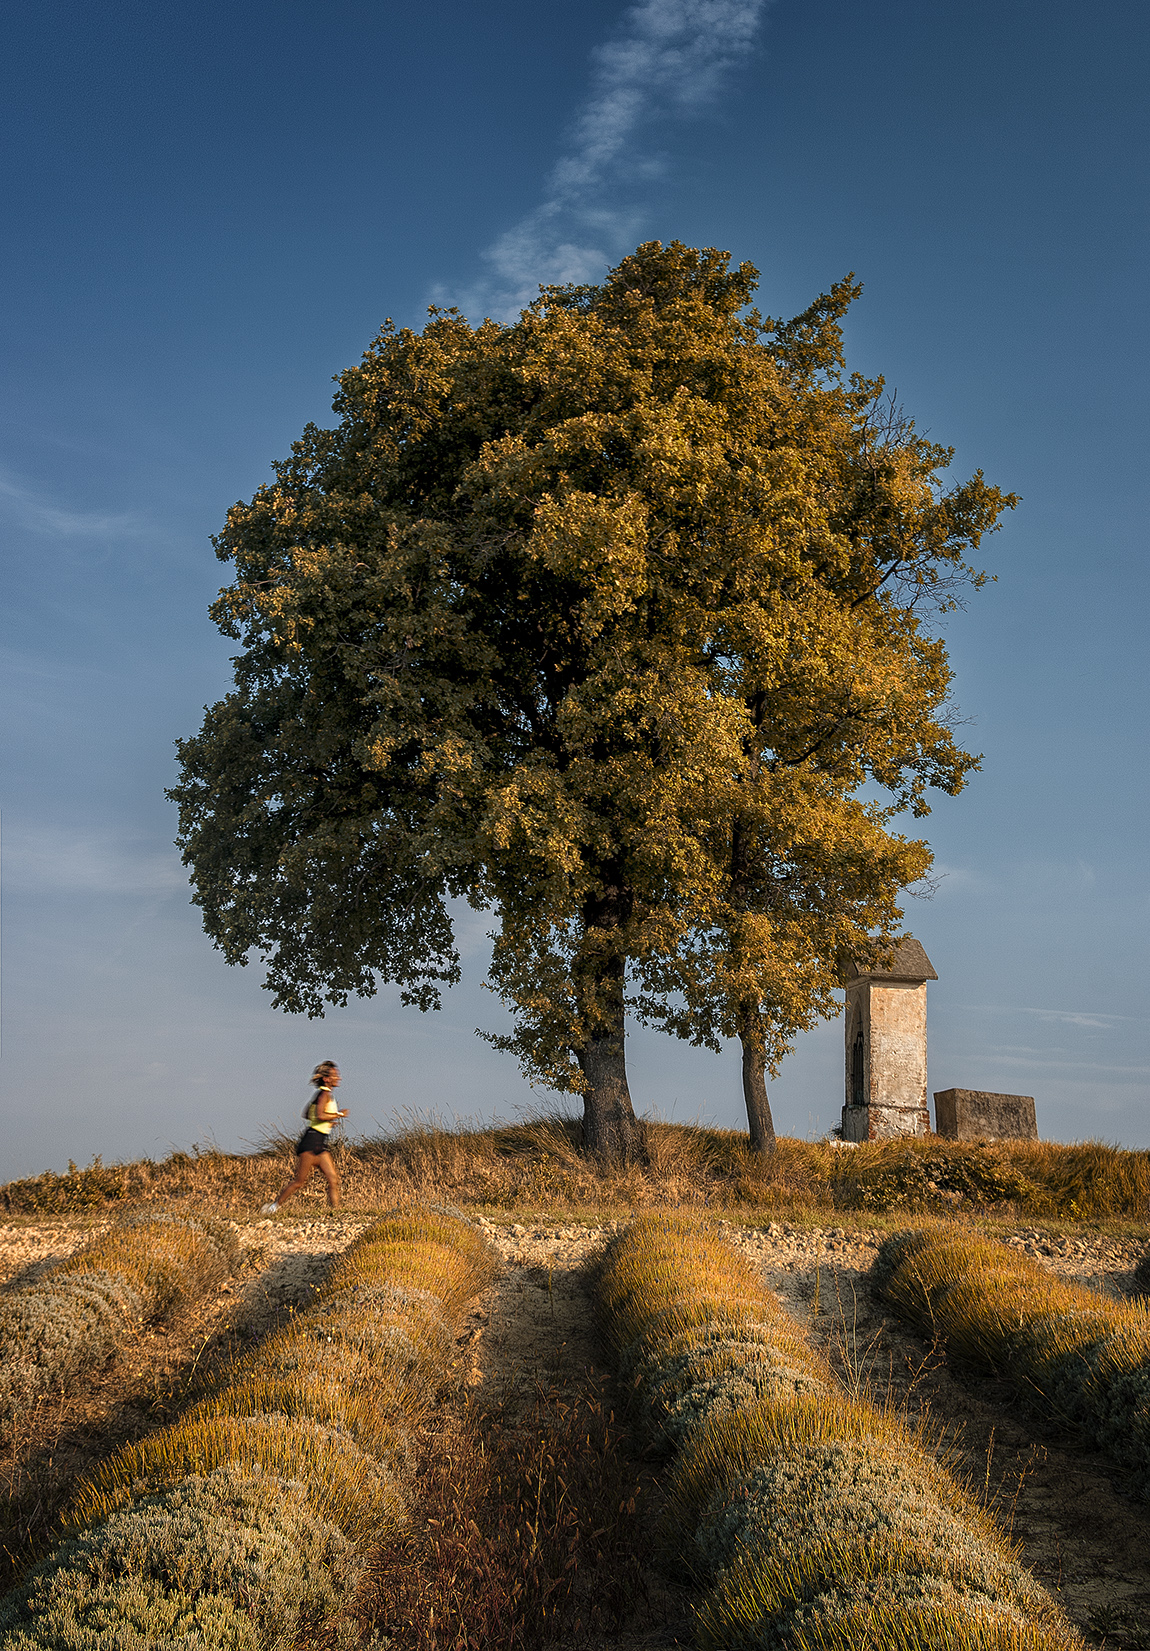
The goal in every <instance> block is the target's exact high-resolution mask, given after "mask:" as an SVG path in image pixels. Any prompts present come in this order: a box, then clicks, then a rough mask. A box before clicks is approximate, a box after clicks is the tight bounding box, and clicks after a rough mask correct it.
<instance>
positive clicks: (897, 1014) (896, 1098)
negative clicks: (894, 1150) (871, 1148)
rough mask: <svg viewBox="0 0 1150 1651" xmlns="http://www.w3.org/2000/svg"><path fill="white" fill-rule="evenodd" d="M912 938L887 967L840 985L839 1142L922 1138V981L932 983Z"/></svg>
mask: <svg viewBox="0 0 1150 1651" xmlns="http://www.w3.org/2000/svg"><path fill="white" fill-rule="evenodd" d="M937 979H938V976H937V974H936V973H935V972H934V969H933V968H932V967H931V962H930V959H929V957H927V955H926V953H925V952H924V951H923V949H922V946H921V945H920V944H919V942H918V941H917V940H915V939H914V937H913V936H912V935H909V934H908V935H904V937H903V938H902V939H901V940H900V941H898V943H897V944H896V945H895V948H894V952H893V955H892V957H891V961H890V964H889V965H888V967H886V968H884V969H872V970H869V971H866V972H863V973H857V974H854V975H852V976H851V977H850V978H849V979H848V980H847V981H846V994H847V1001H846V1104H845V1106H844V1107H843V1123H842V1138H843V1140H844V1141H885V1140H889V1139H890V1137H891V1136H894V1135H929V1134H930V1110H929V1106H928V1103H927V1090H926V983H927V981H928V980H937Z"/></svg>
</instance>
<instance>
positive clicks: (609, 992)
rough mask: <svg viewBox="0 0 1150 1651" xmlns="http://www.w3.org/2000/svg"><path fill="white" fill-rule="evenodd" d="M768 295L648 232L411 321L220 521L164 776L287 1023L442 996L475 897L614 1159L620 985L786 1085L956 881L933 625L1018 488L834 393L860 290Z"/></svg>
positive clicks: (624, 1142)
mask: <svg viewBox="0 0 1150 1651" xmlns="http://www.w3.org/2000/svg"><path fill="white" fill-rule="evenodd" d="M755 283H756V271H755V270H754V269H753V268H752V267H751V266H750V265H747V264H743V265H740V266H739V267H738V268H736V269H732V268H731V267H730V264H729V261H728V258H727V255H726V254H723V253H720V252H717V251H714V250H704V251H697V250H694V249H691V248H688V247H685V246H683V245H681V244H679V243H673V244H672V245H670V246H667V247H664V246H661V245H660V244H659V243H650V244H647V245H645V246H642V247H640V248H639V249H638V250H637V251H636V252H635V253H634V254H633V255H632V256H630V257H628V258H626V259H624V260H623V262H622V263H621V264H620V265H619V267H618V268H617V269H616V270H614V271H612V272H611V274H610V276H609V277H608V279H607V280H606V281H605V282H604V283H603V285H602V286H598V287H564V288H549V289H544V290H543V291H542V292H541V295H540V298H539V299H538V300H537V302H536V303H535V304H533V305H532V306H531V307H530V308H529V309H527V310H525V311H524V312H523V314H522V316H521V317H520V319H519V320H518V321H516V322H515V323H514V324H513V325H510V326H499V325H497V324H496V323H494V322H492V321H486V322H484V323H483V325H482V326H479V327H477V328H473V327H471V326H470V325H469V324H468V323H467V321H466V320H464V318H463V317H462V316H460V315H458V314H457V313H455V312H452V311H448V312H441V311H432V312H431V319H430V321H429V323H428V325H427V326H426V327H425V328H424V329H423V331H422V332H419V333H416V332H413V331H410V330H407V329H395V328H393V327H392V326H391V325H390V324H388V325H387V326H385V327H384V329H383V330H382V331H381V333H380V335H379V337H378V338H377V339H376V340H375V341H374V343H373V344H372V346H371V347H370V349H369V350H368V351H367V353H366V354H365V356H364V358H363V360H362V362H361V363H360V365H359V366H357V367H353V368H351V369H349V370H348V371H346V372H345V373H343V374H342V375H341V376H340V378H339V379H338V381H337V382H338V386H339V388H338V393H337V395H336V398H335V402H334V410H335V412H336V414H337V417H338V421H339V422H338V424H337V425H336V427H335V428H333V429H324V430H321V429H318V428H316V427H315V426H308V428H307V429H306V430H305V432H304V434H303V436H302V438H301V439H300V441H298V442H297V443H296V444H295V445H294V446H293V448H292V452H291V456H290V457H289V458H288V459H286V460H284V461H283V462H282V463H279V464H277V465H276V466H275V480H274V482H272V483H270V484H268V485H267V486H265V487H263V488H261V489H260V490H259V491H258V492H257V494H256V495H255V497H254V498H253V499H252V500H251V502H250V503H247V504H242V503H241V504H237V505H235V506H234V507H233V508H232V510H231V511H230V512H229V513H228V517H227V523H226V526H225V528H224V531H223V533H222V534H221V535H220V537H219V539H218V540H217V542H216V544H217V552H218V554H219V555H220V557H221V558H222V559H224V560H230V561H232V562H233V563H234V566H235V578H234V581H233V583H232V584H231V585H230V586H229V587H228V588H227V589H225V590H224V591H222V592H221V594H220V597H219V600H218V601H217V603H216V605H215V607H214V609H213V616H214V618H215V620H216V622H217V624H218V625H219V626H220V627H221V629H222V630H223V631H224V632H225V634H227V635H228V636H231V637H234V638H235V639H236V640H237V641H239V642H240V644H241V648H242V652H241V653H240V654H239V655H238V656H237V658H236V661H235V688H234V691H233V692H232V693H230V694H229V695H228V696H227V698H226V699H224V700H222V701H221V702H220V703H219V704H217V705H216V706H214V707H212V708H211V709H210V710H209V711H208V712H207V714H206V716H205V720H204V723H203V726H202V728H201V730H200V732H199V733H198V734H197V735H196V736H194V737H193V738H191V739H189V740H186V741H182V742H181V743H180V757H181V762H182V774H181V780H180V783H179V785H178V786H177V787H176V788H175V789H174V791H173V793H172V795H173V796H174V797H175V798H176V800H177V801H178V802H179V805H180V822H181V823H180V842H181V846H182V847H183V850H184V857H185V860H186V862H187V864H188V865H189V866H190V867H191V870H192V876H193V882H194V887H195V894H194V898H195V900H196V902H197V903H198V904H199V905H200V907H201V909H202V911H203V917H204V924H205V927H206V929H207V931H208V933H209V934H210V935H211V936H212V937H213V939H214V940H215V941H216V943H217V945H218V946H220V947H221V949H222V950H223V952H224V955H225V957H226V958H227V959H228V961H230V962H233V963H243V962H245V961H246V959H247V958H248V956H249V954H250V953H252V952H253V951H257V952H259V953H261V954H262V955H263V957H264V959H265V961H266V965H267V985H268V987H269V989H270V990H271V992H272V993H273V996H274V1000H275V1002H276V1003H277V1004H278V1005H279V1006H280V1007H282V1008H284V1009H287V1010H289V1011H306V1012H307V1013H309V1014H316V1013H320V1012H322V1009H323V1006H324V1004H325V1003H341V1002H345V1001H346V999H347V997H348V995H349V994H350V993H361V994H367V995H370V994H371V993H372V992H374V990H375V989H376V984H377V982H378V981H381V980H382V981H391V982H396V983H398V984H399V986H400V987H401V989H402V992H403V994H404V997H405V1000H406V1001H409V1002H412V1003H415V1004H417V1005H418V1006H419V1007H421V1008H425V1009H426V1008H431V1007H434V1006H436V1005H437V1003H438V1001H439V990H440V987H441V986H442V984H443V983H445V982H446V983H450V982H451V981H453V980H455V979H456V978H458V972H459V964H458V957H457V954H456V951H455V947H454V941H453V936H452V929H451V922H450V916H449V902H450V900H451V899H452V898H455V897H459V896H464V897H466V898H467V899H468V900H469V901H470V902H471V903H472V904H473V905H475V906H476V907H477V908H480V909H487V910H490V911H491V912H492V913H493V914H494V922H495V951H494V958H493V963H492V970H491V980H492V983H493V985H494V986H495V988H496V990H497V991H498V992H500V993H501V994H502V996H503V997H504V998H505V999H506V1000H507V1001H508V1002H509V1003H510V1004H511V1005H512V1007H513V1009H514V1011H515V1016H516V1022H515V1031H514V1033H513V1034H511V1035H510V1036H507V1037H500V1038H496V1039H494V1041H495V1042H497V1043H498V1044H500V1045H501V1046H502V1047H505V1048H509V1049H511V1050H513V1051H514V1053H515V1054H516V1055H517V1056H518V1057H519V1059H520V1061H521V1063H522V1064H523V1066H524V1068H525V1070H526V1071H527V1073H528V1074H529V1076H530V1077H531V1078H532V1079H533V1081H537V1082H541V1083H545V1084H548V1085H551V1086H554V1087H557V1088H560V1089H566V1090H573V1091H576V1092H580V1093H582V1094H583V1096H584V1105H585V1126H584V1138H585V1143H586V1145H587V1146H588V1147H589V1148H591V1149H592V1150H595V1151H600V1152H604V1153H609V1154H612V1155H616V1156H620V1155H622V1156H626V1155H627V1154H629V1153H634V1152H639V1151H641V1130H640V1129H639V1127H638V1125H637V1123H636V1120H635V1118H634V1114H633V1111H632V1107H631V1102H630V1097H629V1093H628V1089H627V1080H626V1067H625V1058H624V1030H625V1015H626V1009H627V1004H628V1001H630V1002H631V1004H632V1006H633V1007H634V1008H635V1009H636V1010H637V1011H638V1012H639V1013H640V1014H641V1015H642V1016H643V1017H645V1018H646V1019H648V1020H649V1021H651V1022H653V1023H656V1024H662V1025H665V1026H666V1027H667V1028H668V1029H669V1030H672V1031H674V1032H676V1033H678V1034H679V1035H681V1036H687V1037H692V1038H694V1039H696V1041H701V1042H706V1043H712V1044H714V1043H716V1042H717V1040H718V1039H720V1038H721V1037H723V1036H734V1035H738V1036H741V1037H742V1038H743V1041H744V1051H745V1059H744V1069H745V1071H746V1069H747V1055H746V1051H747V1050H748V1048H749V1049H750V1050H751V1067H752V1069H757V1072H758V1080H757V1081H758V1082H759V1085H760V1087H761V1078H762V1071H763V1068H764V1066H765V1065H773V1064H774V1062H775V1060H777V1057H778V1054H779V1053H780V1052H781V1050H782V1049H783V1048H784V1047H785V1046H786V1045H787V1042H788V1040H789V1038H790V1037H791V1036H793V1033H794V1031H795V1030H796V1029H797V1028H798V1027H799V1026H802V1025H807V1024H810V1022H811V1020H812V1018H813V1017H814V1016H815V1015H817V1014H820V1013H825V1012H827V1009H828V1005H829V993H830V983H831V981H832V976H833V975H834V971H835V969H836V967H837V961H838V954H839V952H840V951H841V950H842V949H844V947H845V948H847V949H851V950H853V951H854V952H855V954H856V955H868V952H867V949H868V947H869V948H872V949H873V948H876V947H879V948H881V946H882V944H883V943H884V941H886V940H888V939H889V937H890V935H891V933H892V932H893V928H894V925H895V924H896V923H897V919H898V916H899V913H898V907H897V894H898V891H899V890H900V889H901V888H902V887H904V886H905V885H906V884H907V883H908V882H911V881H913V880H914V879H915V878H917V877H919V876H921V875H922V874H923V872H924V871H925V870H926V868H927V866H928V865H929V858H930V857H929V851H928V849H927V848H926V846H925V844H923V843H920V842H913V841H906V840H904V839H902V838H901V837H899V836H898V835H896V834H895V833H894V832H893V831H892V830H891V829H890V821H891V819H892V818H893V816H894V814H896V813H897V812H898V811H899V810H902V809H908V810H910V811H911V812H912V813H913V814H922V813H925V812H926V811H927V803H926V798H925V793H926V791H927V788H928V787H931V786H934V787H941V788H942V789H943V790H945V791H948V792H955V791H957V790H959V789H960V788H961V786H962V785H963V783H964V781H965V777H966V775H967V773H968V772H969V770H970V769H971V767H972V766H974V764H975V759H974V758H972V757H971V756H970V755H969V754H967V753H966V752H964V751H962V750H961V749H960V748H959V747H958V745H957V744H956V742H955V740H954V738H953V735H952V732H951V729H950V727H949V726H948V719H947V712H946V706H947V695H948V691H949V686H950V672H949V668H948V665H947V661H946V654H945V650H944V648H943V645H942V643H941V642H940V641H939V640H938V638H937V637H936V636H933V635H932V634H930V632H929V629H928V625H929V621H930V619H931V617H932V616H933V615H934V614H937V612H938V611H939V610H940V609H945V608H946V607H948V606H950V605H953V604H954V602H955V601H957V600H958V599H959V593H960V590H961V587H962V586H963V585H977V584H979V583H980V582H981V580H982V578H983V576H982V575H981V574H980V573H978V572H977V571H976V570H975V569H973V568H972V567H970V565H969V564H968V563H967V561H966V557H967V555H968V553H969V551H970V550H971V549H972V548H973V547H976V546H977V545H978V543H979V539H980V537H981V535H982V534H983V533H985V532H987V531H988V530H990V529H992V528H993V527H994V525H995V524H996V522H997V520H998V517H999V515H1000V513H1001V511H1002V509H1003V508H1004V506H1006V505H1008V504H1010V503H1012V502H1013V501H1012V499H1010V498H1009V497H1008V496H1004V495H1003V494H1001V493H1000V492H999V491H998V490H997V489H996V488H993V487H990V486H988V485H987V484H986V483H985V482H984V480H983V478H982V476H981V475H980V474H976V475H975V476H974V477H973V478H972V479H971V480H969V481H967V482H965V483H962V484H960V485H958V486H956V487H953V488H951V489H950V490H949V491H946V490H944V489H943V487H942V485H941V483H940V472H941V471H942V470H943V469H945V466H946V464H947V463H948V461H949V457H950V455H949V453H948V452H947V451H946V450H944V449H941V448H939V447H937V446H936V445H934V444H933V443H930V442H928V441H926V440H925V439H924V438H922V437H921V436H920V435H918V434H917V432H916V431H915V430H914V427H913V425H911V424H909V423H908V422H907V421H905V420H904V419H903V418H902V417H901V416H899V415H898V414H897V413H896V412H895V411H893V410H892V409H891V408H890V407H889V404H888V403H887V402H886V401H885V399H884V391H883V386H882V383H881V380H880V381H873V380H865V379H862V378H860V377H858V376H853V377H848V376H847V375H846V372H845V365H844V360H843V352H842V339H841V327H840V323H841V319H842V316H843V314H844V313H845V311H846V309H847V307H848V305H849V303H850V302H851V301H852V300H853V298H854V297H855V296H856V294H857V290H858V289H857V287H856V286H855V285H854V284H853V282H852V281H850V280H849V279H848V280H847V281H845V282H842V283H840V284H839V285H838V286H836V287H834V288H833V289H832V291H831V292H830V293H829V294H827V295H825V296H824V297H822V298H820V299H818V300H817V301H816V303H815V304H813V305H812V306H811V307H810V309H809V310H807V311H806V312H805V313H804V314H803V315H801V316H799V317H797V318H796V319H795V320H793V321H790V322H787V323H779V322H775V321H772V320H769V319H764V318H762V317H760V316H759V315H758V314H757V312H756V311H754V310H753V309H751V308H750V307H749V306H750V300H751V297H752V294H753V292H754V288H755ZM868 782H874V784H875V785H877V787H879V788H881V790H882V793H883V795H884V796H885V798H886V802H885V803H884V804H882V805H880V804H878V803H866V802H862V801H860V800H859V798H858V795H857V794H858V792H859V791H860V789H861V788H862V787H863V786H865V785H866V784H867V783H868ZM756 1063H757V1068H756ZM752 1089H754V1084H752ZM755 1093H756V1094H757V1090H756V1091H755ZM748 1095H749V1096H750V1092H748ZM762 1102H763V1105H765V1091H764V1093H763V1097H762ZM768 1119H769V1113H768ZM752 1121H753V1118H752ZM760 1133H761V1131H760Z"/></svg>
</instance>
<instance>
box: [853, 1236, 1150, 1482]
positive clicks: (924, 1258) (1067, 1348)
mask: <svg viewBox="0 0 1150 1651" xmlns="http://www.w3.org/2000/svg"><path fill="white" fill-rule="evenodd" d="M872 1281H873V1283H874V1286H875V1288H876V1290H877V1292H878V1293H879V1294H880V1295H881V1296H882V1297H883V1298H884V1299H885V1300H887V1301H889V1302H890V1304H891V1305H892V1306H893V1307H894V1308H896V1310H897V1311H899V1312H900V1313H902V1314H903V1315H904V1316H905V1317H906V1318H909V1319H910V1320H911V1321H912V1322H913V1323H915V1324H916V1325H918V1327H919V1328H920V1329H922V1330H925V1331H926V1332H927V1333H929V1334H930V1335H931V1336H934V1337H937V1338H938V1339H939V1340H940V1341H942V1342H944V1343H945V1344H946V1346H947V1348H948V1349H949V1351H950V1352H952V1353H953V1354H955V1355H957V1356H958V1357H959V1358H962V1359H965V1360H967V1361H968V1362H970V1363H972V1364H974V1365H976V1366H979V1367H981V1368H982V1369H986V1370H994V1371H998V1372H1001V1373H1002V1374H1003V1375H1006V1376H1009V1377H1010V1378H1011V1379H1012V1380H1013V1381H1014V1382H1015V1383H1016V1384H1017V1385H1018V1387H1019V1390H1020V1392H1021V1393H1022V1394H1023V1396H1024V1397H1025V1398H1026V1400H1027V1402H1028V1403H1029V1404H1030V1405H1031V1406H1032V1407H1033V1408H1035V1409H1036V1410H1038V1411H1039V1412H1040V1413H1042V1414H1043V1415H1045V1416H1047V1417H1048V1418H1051V1419H1053V1420H1056V1421H1058V1422H1061V1423H1062V1424H1064V1425H1065V1424H1068V1425H1070V1426H1072V1427H1073V1428H1075V1429H1077V1430H1078V1431H1080V1432H1081V1433H1083V1434H1085V1436H1086V1437H1087V1438H1088V1439H1089V1440H1091V1441H1092V1443H1094V1444H1096V1445H1099V1446H1101V1448H1102V1449H1103V1450H1107V1451H1109V1452H1110V1453H1111V1454H1112V1455H1114V1456H1115V1458H1116V1459H1117V1460H1119V1461H1120V1462H1121V1463H1122V1465H1123V1466H1124V1467H1126V1468H1129V1469H1131V1470H1132V1471H1133V1474H1134V1481H1135V1486H1134V1488H1135V1489H1136V1491H1137V1493H1138V1494H1139V1495H1140V1496H1142V1497H1143V1498H1146V1499H1150V1308H1148V1307H1147V1305H1146V1304H1145V1303H1144V1302H1130V1301H1125V1302H1123V1301H1113V1300H1111V1299H1110V1298H1109V1297H1106V1296H1102V1295H1099V1294H1098V1293H1097V1292H1096V1291H1094V1290H1088V1289H1086V1288H1085V1287H1084V1286H1082V1285H1079V1284H1071V1283H1068V1282H1066V1281H1065V1280H1063V1279H1060V1278H1057V1277H1055V1275H1054V1274H1052V1273H1050V1272H1049V1271H1048V1270H1047V1269H1046V1268H1045V1267H1043V1266H1041V1265H1040V1263H1038V1262H1037V1261H1032V1260H1030V1258H1029V1257H1028V1256H1023V1255H1018V1254H1017V1253H1016V1252H1015V1251H1013V1250H1011V1249H1010V1248H1009V1247H1008V1246H1007V1245H1005V1244H1000V1243H997V1242H996V1241H994V1240H993V1239H987V1238H983V1237H981V1236H980V1235H979V1234H976V1233H957V1234H956V1233H954V1232H953V1231H944V1230H938V1231H935V1230H932V1229H925V1230H923V1231H919V1232H912V1233H901V1234H898V1235H896V1236H895V1237H894V1238H892V1239H888V1240H887V1242H886V1243H885V1244H884V1245H883V1246H882V1248H881V1249H880V1250H879V1253H878V1256H877V1258H876V1260H875V1263H874V1267H873V1269H872Z"/></svg>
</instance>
